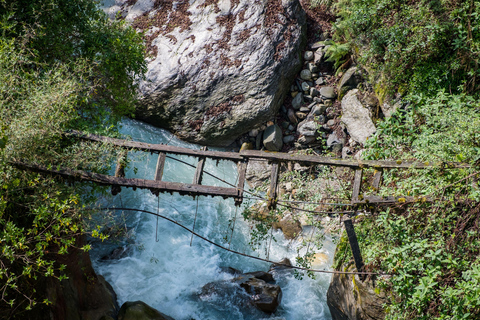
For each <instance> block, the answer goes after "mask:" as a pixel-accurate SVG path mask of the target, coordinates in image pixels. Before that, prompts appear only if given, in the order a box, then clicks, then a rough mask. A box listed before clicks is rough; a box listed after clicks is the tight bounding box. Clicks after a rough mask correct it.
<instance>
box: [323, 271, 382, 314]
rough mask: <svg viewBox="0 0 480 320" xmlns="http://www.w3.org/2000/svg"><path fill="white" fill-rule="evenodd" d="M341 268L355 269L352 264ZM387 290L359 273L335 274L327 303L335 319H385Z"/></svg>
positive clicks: (328, 292)
mask: <svg viewBox="0 0 480 320" xmlns="http://www.w3.org/2000/svg"><path fill="white" fill-rule="evenodd" d="M339 270H342V271H355V270H356V269H355V268H353V267H352V266H350V267H349V268H348V267H346V266H343V265H342V266H341V267H340V268H339ZM386 302H387V299H386V295H385V292H384V291H383V290H381V289H380V288H378V287H376V283H375V281H373V280H370V279H369V280H365V281H362V280H361V279H360V278H359V277H358V275H354V276H352V275H351V274H334V275H333V276H332V280H331V281H330V286H329V287H328V291H327V305H328V308H329V309H330V313H331V315H332V319H333V320H349V319H358V320H359V319H365V320H383V319H385V311H384V308H383V305H384V304H385V303H386Z"/></svg>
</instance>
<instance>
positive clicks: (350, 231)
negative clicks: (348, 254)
mask: <svg viewBox="0 0 480 320" xmlns="http://www.w3.org/2000/svg"><path fill="white" fill-rule="evenodd" d="M343 223H344V225H345V230H346V231H347V236H348V242H349V243H350V248H351V249H352V254H353V259H354V260H355V266H356V267H357V271H358V272H363V271H364V270H363V266H364V265H363V259H362V254H361V253H360V247H359V246H358V240H357V235H356V234H355V229H354V228H353V223H352V219H347V220H343ZM359 277H360V280H362V281H363V280H365V275H359Z"/></svg>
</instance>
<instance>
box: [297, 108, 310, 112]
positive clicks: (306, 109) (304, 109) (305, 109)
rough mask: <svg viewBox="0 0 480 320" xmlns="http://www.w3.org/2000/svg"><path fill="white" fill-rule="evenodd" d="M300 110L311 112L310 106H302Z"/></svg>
mask: <svg viewBox="0 0 480 320" xmlns="http://www.w3.org/2000/svg"><path fill="white" fill-rule="evenodd" d="M299 112H303V113H309V112H310V109H309V108H308V107H301V108H300V110H299Z"/></svg>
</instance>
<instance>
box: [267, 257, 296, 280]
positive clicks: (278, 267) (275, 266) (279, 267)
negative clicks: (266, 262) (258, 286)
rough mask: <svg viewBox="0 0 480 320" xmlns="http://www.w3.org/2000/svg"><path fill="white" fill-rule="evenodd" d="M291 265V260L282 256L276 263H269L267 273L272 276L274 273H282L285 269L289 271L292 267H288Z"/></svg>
mask: <svg viewBox="0 0 480 320" xmlns="http://www.w3.org/2000/svg"><path fill="white" fill-rule="evenodd" d="M291 266H292V262H291V261H290V259H288V258H283V259H282V260H281V261H279V262H277V263H272V264H271V265H270V269H269V270H268V273H271V274H273V275H274V276H275V275H276V274H283V273H285V271H287V272H290V271H292V270H293V269H292V268H289V267H291Z"/></svg>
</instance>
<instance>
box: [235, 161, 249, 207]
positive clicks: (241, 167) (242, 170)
mask: <svg viewBox="0 0 480 320" xmlns="http://www.w3.org/2000/svg"><path fill="white" fill-rule="evenodd" d="M237 166H238V168H237V170H238V184H237V190H238V197H237V198H235V205H236V206H239V205H241V204H242V201H243V188H244V186H245V177H246V175H247V162H239V163H238V164H237Z"/></svg>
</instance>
